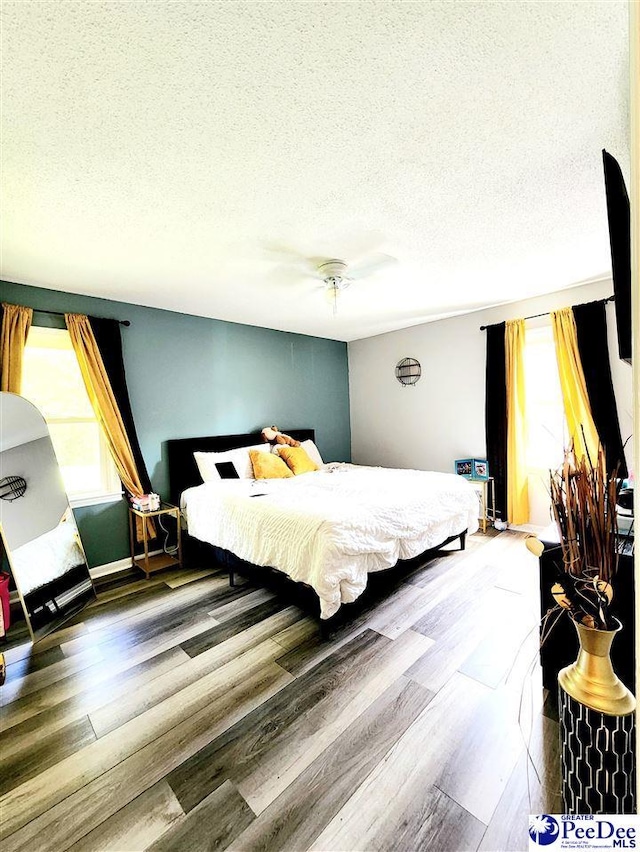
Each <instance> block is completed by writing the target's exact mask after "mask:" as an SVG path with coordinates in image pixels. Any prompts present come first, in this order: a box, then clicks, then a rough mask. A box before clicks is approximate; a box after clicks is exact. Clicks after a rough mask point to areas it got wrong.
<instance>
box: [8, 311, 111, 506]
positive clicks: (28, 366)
mask: <svg viewBox="0 0 640 852" xmlns="http://www.w3.org/2000/svg"><path fill="white" fill-rule="evenodd" d="M22 395H23V396H25V397H26V398H27V399H29V400H30V401H31V402H33V403H34V404H35V405H36V406H37V407H38V408H39V409H40V411H41V412H42V414H43V415H44V418H45V420H46V421H47V424H48V425H49V431H50V433H51V440H52V441H53V446H54V448H55V451H56V455H57V457H58V463H59V465H60V469H61V472H62V478H63V480H64V484H65V487H66V490H67V494H68V495H69V498H70V499H71V500H75V501H80V502H81V501H82V500H87V501H90V500H91V499H93V498H106V497H113V499H116V498H117V497H119V496H120V493H121V486H120V481H119V479H118V475H117V472H116V469H115V465H114V464H113V461H112V459H111V456H110V454H109V450H108V448H107V446H106V443H105V441H104V439H103V437H102V432H101V429H100V425H99V423H98V421H97V419H96V417H95V414H94V413H93V409H92V407H91V403H90V402H89V397H88V396H87V391H86V389H85V386H84V382H83V380H82V375H81V373H80V367H79V366H78V361H77V359H76V355H75V352H74V351H73V347H72V345H71V339H70V337H69V332H68V331H67V330H66V329H57V328H40V327H37V326H32V327H31V329H30V331H29V336H28V339H27V345H26V348H25V352H24V360H23V372H22Z"/></svg>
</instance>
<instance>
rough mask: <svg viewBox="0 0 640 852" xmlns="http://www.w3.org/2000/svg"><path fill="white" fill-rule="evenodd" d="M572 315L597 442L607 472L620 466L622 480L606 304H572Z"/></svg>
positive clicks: (623, 471) (624, 467) (623, 469)
mask: <svg viewBox="0 0 640 852" xmlns="http://www.w3.org/2000/svg"><path fill="white" fill-rule="evenodd" d="M573 316H574V317H575V321H576V331H577V334H578V351H579V352H580V360H581V361H582V370H583V372H584V378H585V382H586V384H587V394H588V395H589V405H590V406H591V414H592V416H593V422H594V423H595V426H596V429H597V430H598V435H599V437H600V442H601V443H602V446H603V447H604V452H605V457H606V461H607V470H609V471H613V470H615V468H616V466H617V465H618V464H619V465H620V467H619V474H618V475H619V476H620V477H622V478H624V477H625V476H626V475H627V465H626V463H625V459H624V450H623V447H622V438H621V436H620V423H619V421H618V409H617V407H616V397H615V394H614V392H613V381H612V380H611V364H610V362H609V344H608V340H607V317H606V310H605V303H604V302H588V303H587V304H586V305H575V306H574V308H573Z"/></svg>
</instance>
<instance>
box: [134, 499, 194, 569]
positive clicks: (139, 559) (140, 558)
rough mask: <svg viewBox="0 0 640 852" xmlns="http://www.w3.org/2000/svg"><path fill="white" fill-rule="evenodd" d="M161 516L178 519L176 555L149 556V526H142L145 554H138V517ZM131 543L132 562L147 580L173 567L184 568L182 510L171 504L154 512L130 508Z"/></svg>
mask: <svg viewBox="0 0 640 852" xmlns="http://www.w3.org/2000/svg"><path fill="white" fill-rule="evenodd" d="M159 515H172V516H173V517H174V518H175V519H176V544H177V549H176V552H175V555H174V554H171V553H164V552H161V553H155V554H153V555H149V533H148V530H147V524H143V525H142V546H143V552H142V553H138V554H137V553H136V550H135V545H136V524H135V519H136V516H137V517H139V518H156V517H158V516H159ZM129 541H130V544H131V562H132V564H133V565H134V566H135V567H136V568H140V569H141V570H142V571H144V573H145V575H146V578H147V580H148V579H149V576H150V575H151V574H153V573H154V572H156V571H161V570H162V569H163V568H168V567H169V566H171V565H178V566H179V567H180V568H182V540H181V536H180V509H179V508H178V507H177V506H173V505H172V504H171V503H164V502H162V503H161V504H160V508H159V509H156V510H155V511H153V512H142V511H140V509H134V508H133V506H129Z"/></svg>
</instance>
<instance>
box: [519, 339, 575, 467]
mask: <svg viewBox="0 0 640 852" xmlns="http://www.w3.org/2000/svg"><path fill="white" fill-rule="evenodd" d="M524 366H525V387H526V395H527V467H528V468H529V469H533V470H545V471H546V470H550V469H555V468H556V467H558V466H559V465H560V464H561V463H562V458H563V453H564V447H565V443H566V420H565V416H564V407H563V403H562V391H561V389H560V380H559V378H558V367H557V363H556V352H555V344H554V342H553V332H552V330H551V327H550V326H546V327H543V328H535V329H527V332H526V343H525V353H524Z"/></svg>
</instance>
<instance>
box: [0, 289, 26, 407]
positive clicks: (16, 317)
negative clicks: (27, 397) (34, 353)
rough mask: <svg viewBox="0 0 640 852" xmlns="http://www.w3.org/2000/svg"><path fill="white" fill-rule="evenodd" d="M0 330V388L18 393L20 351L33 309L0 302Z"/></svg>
mask: <svg viewBox="0 0 640 852" xmlns="http://www.w3.org/2000/svg"><path fill="white" fill-rule="evenodd" d="M2 309H3V311H4V313H3V317H2V331H1V332H0V360H1V363H0V390H3V391H9V392H10V393H20V390H21V386H22V353H23V352H24V347H25V344H26V342H27V335H28V334H29V328H30V327H31V320H32V319H33V309H32V308H24V307H22V305H7V304H4V303H3V304H2Z"/></svg>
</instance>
